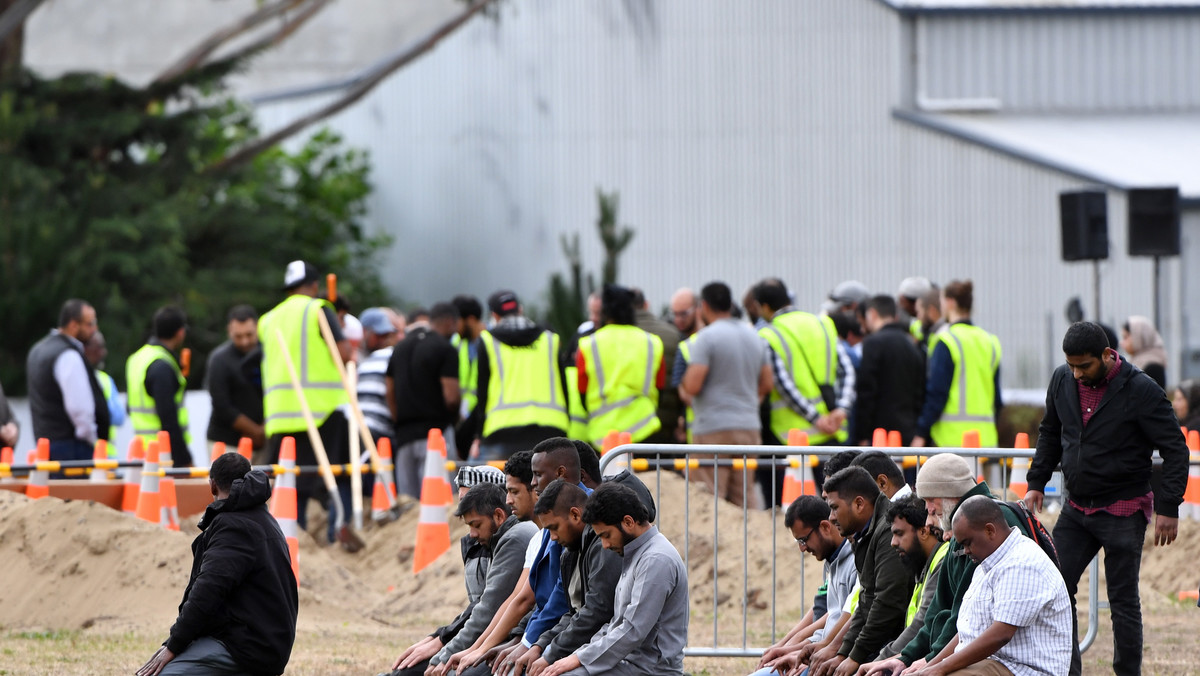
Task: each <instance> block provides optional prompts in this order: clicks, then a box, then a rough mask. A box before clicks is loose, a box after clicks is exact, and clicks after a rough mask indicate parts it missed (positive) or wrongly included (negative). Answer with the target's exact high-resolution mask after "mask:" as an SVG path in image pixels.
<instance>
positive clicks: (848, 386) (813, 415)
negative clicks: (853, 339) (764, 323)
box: [767, 305, 857, 423]
mask: <svg viewBox="0 0 1200 676" xmlns="http://www.w3.org/2000/svg"><path fill="white" fill-rule="evenodd" d="M795 310H796V309H795V308H793V307H791V306H790V305H789V306H788V307H785V308H783V309H782V310H780V311H779V312H778V313H776V316H779V315H782V314H785V313H787V312H794V311H795ZM836 343H837V346H836V349H837V370H836V373H835V376H834V382H832V383H830V385H833V391H834V397H835V398H836V399H837V403H836V405H835V407H836V408H840V409H842V410H844V411H849V410H850V409H851V408H853V407H854V398H855V396H857V385H856V384H855V372H854V363H853V362H852V361H851V360H850V353H849V352H848V351H847V350H846V346H845V345H844V344H842V341H840V340H839V341H836ZM767 356H768V357H770V359H771V371H772V372H773V374H774V376H775V390H776V391H777V392H778V393H779V396H780V397H781V398H782V399H783V401H784V402H785V403H786V404H787V406H788V408H790V409H792V410H793V411H795V412H796V413H798V414H800V416H801V417H803V418H804V419H805V420H807V421H808V422H810V423H816V422H817V419H818V418H820V417H821V412H820V410H819V409H818V408H817V406H818V404H820V403H821V399H820V397H818V398H816V399H808V398H806V397H805V396H804V395H803V394H801V393H800V388H799V387H797V386H796V381H795V380H793V379H792V374H791V372H790V371H788V369H787V365H786V364H784V362H783V357H782V356H780V355H779V353H778V352H776V351H775V350H767Z"/></svg>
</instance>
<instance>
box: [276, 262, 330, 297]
mask: <svg viewBox="0 0 1200 676" xmlns="http://www.w3.org/2000/svg"><path fill="white" fill-rule="evenodd" d="M319 279H321V273H319V272H317V267H316V266H315V265H313V264H312V263H309V262H307V261H292V262H291V263H288V265H287V270H285V271H284V273H283V290H284V291H291V290H292V289H294V288H296V287H297V286H300V285H302V284H308V283H310V282H315V281H317V280H319Z"/></svg>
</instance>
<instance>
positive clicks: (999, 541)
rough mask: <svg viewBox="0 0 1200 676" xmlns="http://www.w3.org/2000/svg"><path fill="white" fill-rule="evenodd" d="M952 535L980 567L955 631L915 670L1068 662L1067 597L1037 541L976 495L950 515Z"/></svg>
mask: <svg viewBox="0 0 1200 676" xmlns="http://www.w3.org/2000/svg"><path fill="white" fill-rule="evenodd" d="M954 538H955V539H956V540H958V542H959V543H960V544H962V550H961V551H962V555H965V556H969V557H971V560H973V561H975V562H976V564H977V565H978V568H976V569H975V575H974V577H973V578H972V579H971V586H970V587H969V588H968V589H967V592H966V594H965V595H964V596H963V602H962V607H961V609H960V610H959V612H958V636H957V637H955V638H954V640H952V641H950V643H948V644H947V645H946V647H945V648H944V649H942V651H941V652H940V653H938V655H937V657H935V658H933V659H932V660H930V661H929V664H927V665H926V666H925V667H924V668H922V669H921V670H920V671H918V672H916V674H917V676H941V675H942V674H958V675H977V676H1060V675H1061V674H1065V673H1067V670H1068V669H1069V668H1070V666H1071V642H1072V641H1073V638H1072V629H1071V600H1070V598H1069V597H1068V596H1067V587H1066V585H1065V584H1064V583H1063V579H1062V574H1061V573H1059V571H1058V568H1057V567H1055V565H1054V563H1053V562H1052V561H1051V560H1050V559H1049V558H1048V557H1047V556H1046V554H1045V552H1043V551H1042V549H1041V547H1039V546H1038V545H1037V543H1036V542H1034V541H1033V540H1032V539H1030V538H1028V537H1025V535H1023V534H1022V533H1021V531H1020V530H1018V529H1016V528H1012V527H1010V526H1009V525H1008V523H1007V522H1006V521H1005V520H1004V514H1003V513H1002V512H1001V510H1000V505H999V504H997V503H996V501H994V500H992V499H991V498H988V497H985V496H982V495H977V496H973V497H970V498H967V499H966V500H965V501H963V503H962V504H961V505H959V507H958V511H957V512H956V513H955V515H954Z"/></svg>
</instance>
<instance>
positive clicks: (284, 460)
mask: <svg viewBox="0 0 1200 676" xmlns="http://www.w3.org/2000/svg"><path fill="white" fill-rule="evenodd" d="M279 464H280V465H281V466H282V467H283V469H284V472H283V474H280V475H279V476H277V477H275V490H274V492H273V493H272V495H271V516H273V517H275V521H276V522H277V523H278V524H279V530H281V531H283V537H284V538H286V539H287V546H288V555H289V556H291V559H292V574H293V575H295V576H296V586H297V587H299V586H300V540H299V538H298V535H297V534H298V532H299V531H298V529H297V527H296V475H295V474H294V472H295V470H296V440H295V438H293V437H284V438H283V443H281V444H280V445H279Z"/></svg>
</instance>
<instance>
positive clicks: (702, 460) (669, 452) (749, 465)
mask: <svg viewBox="0 0 1200 676" xmlns="http://www.w3.org/2000/svg"><path fill="white" fill-rule="evenodd" d="M846 450H860V451H863V452H866V451H882V452H883V453H886V454H888V455H889V456H891V457H893V458H895V459H897V460H899V461H903V460H904V459H905V458H906V457H911V456H914V455H917V456H918V459H919V460H920V461H923V460H924V459H925V458H927V457H930V456H933V455H937V454H939V453H954V454H956V455H959V456H962V457H964V458H972V459H974V462H975V465H976V467H975V475H976V476H980V475H983V476H984V477H985V480H988V476H987V475H988V474H991V475H992V476H994V477H995V480H988V484H989V487H990V488H992V490H993V492H996V493H997V494H998V495H1000V496H1001V497H1003V496H1004V495H1005V494H1006V493H1007V491H1008V487H1009V485H1010V484H1011V483H1012V473H1013V468H1012V465H1013V464H1014V463H1013V462H1012V461H1013V460H1015V459H1023V460H1027V459H1029V458H1032V457H1033V451H1032V450H1030V449H1013V448H936V449H935V448H929V449H914V448H880V447H874V446H821V447H815V446H814V447H809V446H723V445H704V444H691V445H674V444H625V445H623V446H618V447H616V448H613V449H612V450H610V451H608V452H607V453H605V454H604V455H603V457H602V458H601V459H600V473H601V475H604V476H607V475H609V474H613V473H615V471H616V469H617V468H618V467H625V466H629V467H631V468H632V469H634V470H636V471H651V470H652V471H653V472H654V474H655V479H654V502H655V504H656V505H657V506H658V513H659V516H658V521H659V522H661V521H662V520H663V513H664V512H670V510H671V509H672V508H673V507H674V508H678V505H664V504H663V501H662V472H663V470H664V469H666V470H668V471H673V472H674V471H678V472H680V473H681V474H682V475H683V477H684V479H685V480H689V481H690V476H689V475H690V472H691V470H693V469H696V468H698V467H718V466H730V467H733V468H735V469H743V468H744V469H756V468H760V467H770V468H771V474H772V485H773V486H774V485H777V481H776V479H778V476H777V474H776V473H777V472H784V471H786V470H788V469H791V468H804V467H809V466H810V465H811V463H812V462H813V459H815V458H817V457H819V456H821V457H824V456H829V455H832V454H834V453H837V452H840V451H846ZM635 456H636V457H635ZM720 456H724V457H720ZM783 456H786V457H783ZM984 459H987V460H988V461H987V462H985V461H984ZM741 481H742V488H743V495H749V494H750V491H751V490H752V489H753V488H754V485H753V483H754V480H753V479H752V478H751V476H750V474H749V473H747V472H743V473H742V475H741ZM647 483H649V482H647ZM706 501H707V500H706ZM722 501H723V498H720V497H718V495H717V494H716V493H715V492H714V493H713V495H712V522H713V547H712V549H713V569H712V572H713V600H712V614H713V627H712V643H711V645H698V641H697V640H696V637H697V636H699V633H698V632H697V631H696V628H695V627H693V628H692V629H691V630H690V631H689V641H688V642H689V645H688V647H687V648H685V649H684V655H687V656H689V657H759V656H761V655H762V653H763V651H764V650H765V649H766V646H762V647H759V646H751V645H750V641H749V633H748V625H749V614H750V607H749V602H748V601H749V599H748V590H749V579H748V578H749V573H750V567H749V559H750V549H749V518H748V517H749V513H750V511H751V509H750V508H749V507H748V506H747V505H746V504H745V503H746V502H748V500H743V505H742V508H741V511H742V524H741V526H742V557H741V558H742V602H741V640H740V641H737V642H736V643H738V645H732V646H731V645H721V643H722V641H721V631H720V630H721V626H722V619H724V620H726V622H727V621H728V619H730V618H728V617H726V618H721V617H720V613H719V606H720V593H719V580H720V579H721V572H720V570H721V569H720V556H719V552H720V546H719V538H720V518H719V509H718V507H719V505H720V503H721V502H722ZM682 507H683V511H684V513H683V522H684V539H683V543H682V546H680V543H678V542H676V543H674V544H675V546H676V547H680V548H681V549H682V551H683V559H684V568H685V570H688V571H689V572H690V571H691V565H690V560H689V559H690V552H691V535H692V530H691V511H692V510H691V490H685V491H684V500H683V505H682ZM769 512H770V515H771V593H770V613H771V642H772V643H774V642H775V641H776V640H778V639H779V637H780V636H782V634H781V633H780V632H779V627H778V613H777V606H778V586H779V585H778V566H779V552H778V548H777V539H778V538H777V533H778V524H779V515H780V509H779V507H777V506H776V505H774V504H771V505H770V507H769ZM807 558H808V557H806V556H801V557H800V575H799V580H800V597H801V602H802V604H804V606H806V605H807V604H808V596H807V590H806V589H805V583H804V579H805V566H806V565H807ZM1099 571H1100V568H1099V559H1098V558H1095V559H1092V563H1091V567H1090V568H1089V573H1088V583H1089V587H1088V589H1089V595H1088V615H1087V618H1088V619H1087V625H1088V627H1087V633H1086V634H1085V635H1084V637H1083V639H1082V640H1081V641H1080V642H1079V651H1080V652H1081V653H1082V652H1084V651H1086V650H1087V649H1088V648H1090V647H1091V645H1092V643H1093V642H1095V640H1096V634H1097V631H1098V627H1099V619H1100V608H1102V607H1104V608H1107V607H1108V603H1107V602H1103V601H1100V599H1099V598H1098V597H1099V593H1100V582H1099V579H1100V575H1099ZM802 607H803V606H802ZM725 626H728V624H726V625H725ZM788 629H790V627H784V633H786V631H787V630H788Z"/></svg>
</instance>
